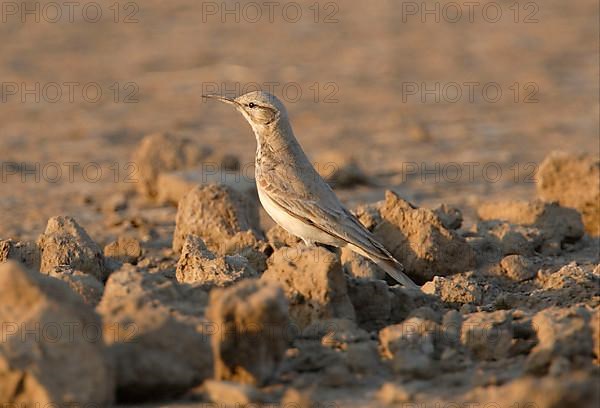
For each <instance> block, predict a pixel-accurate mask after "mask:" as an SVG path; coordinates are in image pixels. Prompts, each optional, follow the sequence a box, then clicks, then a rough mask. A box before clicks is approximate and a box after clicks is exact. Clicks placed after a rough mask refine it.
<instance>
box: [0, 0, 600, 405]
mask: <svg viewBox="0 0 600 408" xmlns="http://www.w3.org/2000/svg"><path fill="white" fill-rule="evenodd" d="M467 3H468V2H467ZM57 4H60V5H61V7H60V9H59V10H60V13H62V16H61V17H60V18H58V19H57V20H58V21H56V22H55V21H53V20H54V19H55V16H56V12H57V10H58V9H57V8H56V5H57ZM255 5H259V6H260V10H261V13H262V14H261V15H260V16H259V17H258V18H255V16H256V13H255V12H256V7H255ZM456 5H458V6H459V8H458V9H457V8H456ZM27 8H28V10H34V11H33V12H32V13H33V14H31V13H29V14H27V13H26V12H25V14H22V13H24V10H27ZM236 8H237V9H236ZM425 8H427V10H437V11H430V12H424V11H426V10H425ZM69 10H70V9H69V7H67V6H66V5H64V4H63V3H50V2H37V1H25V2H3V3H2V19H1V20H0V38H2V41H0V55H2V58H1V59H0V124H1V126H0V169H1V173H0V239H8V238H11V239H13V240H16V241H35V240H36V239H37V238H38V236H39V235H40V234H42V233H43V232H44V230H45V228H46V224H47V222H48V219H49V218H50V217H53V216H57V215H65V216H71V217H73V218H74V219H76V220H77V222H78V223H79V224H80V225H81V226H82V227H84V228H85V230H86V231H87V232H88V233H89V235H90V236H91V237H92V238H93V240H94V241H95V242H96V243H97V244H98V245H99V246H100V247H104V246H105V245H107V244H109V243H111V242H113V241H115V240H117V239H118V237H120V236H123V235H128V236H135V238H136V239H137V240H139V242H140V245H141V247H142V251H144V253H146V254H153V255H152V257H153V260H152V261H151V262H150V263H146V264H145V265H146V266H148V265H150V269H152V268H154V270H156V271H160V270H161V268H162V267H161V266H160V265H162V264H161V262H162V263H163V264H166V265H167V266H165V267H164V268H163V269H165V268H166V269H169V268H171V269H172V271H171V272H173V271H174V268H175V266H174V262H176V261H177V258H176V257H175V258H174V255H173V253H172V252H168V251H169V250H170V248H171V245H172V234H173V231H174V229H175V217H176V213H177V207H176V205H174V204H175V203H174V202H173V201H174V200H173V199H171V200H169V199H168V198H172V197H171V196H169V194H175V195H177V194H178V193H177V192H175V193H173V192H171V191H170V190H169V189H170V188H171V186H170V185H167V186H166V187H165V186H164V185H163V187H161V188H166V189H167V190H169V191H166V192H159V196H160V195H161V194H162V198H163V199H162V200H160V199H156V197H155V196H156V194H150V196H152V197H149V196H148V194H144V187H140V183H143V182H144V180H147V177H148V176H147V174H144V172H145V171H146V172H147V171H148V170H147V169H148V166H149V165H150V166H152V161H153V160H166V161H169V160H171V159H169V158H167V159H165V158H164V157H160V151H162V150H164V151H165V152H167V153H166V154H169V153H168V152H169V151H170V147H169V146H160V145H158V146H154V147H152V148H150V150H151V151H152V154H154V155H155V156H149V157H146V158H144V156H143V155H144V154H145V152H146V153H147V151H144V148H140V143H141V141H142V139H143V138H144V137H146V136H147V135H152V134H157V133H162V134H168V135H170V136H169V137H173V138H176V139H181V138H184V139H185V140H187V142H186V143H191V144H193V145H195V146H196V147H195V148H194V149H196V150H194V151H195V152H196V153H195V154H197V156H198V157H197V158H196V159H197V160H192V159H190V161H189V163H187V162H186V163H180V165H173V164H171V165H170V166H171V168H170V169H169V170H189V169H192V171H195V170H193V169H199V168H202V166H205V167H204V168H205V169H206V168H207V167H206V166H213V167H210V168H211V169H214V168H215V167H214V166H216V168H217V169H224V168H225V167H226V168H227V170H229V169H230V168H231V169H233V170H234V171H235V169H237V168H238V167H241V169H243V170H245V171H244V172H243V176H244V175H245V176H248V177H245V180H242V187H241V188H246V187H245V184H244V183H246V184H248V185H249V187H248V189H250V190H251V189H252V187H251V184H252V174H253V173H252V170H251V169H252V163H253V161H254V152H255V139H254V136H253V135H252V133H251V130H250V128H249V126H248V125H247V124H246V123H245V121H244V120H243V118H242V117H241V116H240V115H239V114H238V113H236V112H235V111H233V110H232V109H230V107H228V106H226V105H223V104H218V103H211V102H207V101H204V100H203V99H202V98H201V95H202V94H203V93H206V92H211V93H221V94H226V95H228V96H234V95H235V94H237V93H240V92H241V91H243V90H254V89H255V88H256V85H258V87H260V88H261V89H263V90H269V89H271V90H273V91H274V92H273V93H274V94H275V95H277V96H278V97H280V98H281V99H282V101H283V102H284V103H285V104H286V106H287V109H288V112H289V115H290V118H291V121H292V125H293V127H294V130H295V133H296V136H297V138H298V140H299V141H300V143H301V144H302V145H303V147H304V148H305V150H306V152H307V154H308V155H309V157H310V158H311V159H313V161H315V162H316V163H317V165H320V166H322V167H323V169H322V170H323V172H324V174H325V175H328V172H329V173H330V172H331V171H333V170H338V169H342V170H344V171H346V172H350V175H351V176H352V177H351V180H350V182H348V183H341V184H340V185H339V186H335V187H336V192H337V193H338V194H339V196H340V198H341V199H342V200H343V201H344V202H345V203H346V204H347V205H348V207H349V208H356V207H357V206H359V205H364V204H369V203H373V202H376V201H379V200H383V199H384V194H385V191H386V190H392V191H394V192H395V193H397V194H398V195H399V196H400V197H402V198H403V199H405V200H408V201H409V202H411V203H413V204H415V205H417V206H419V207H427V208H436V207H438V206H439V205H440V204H442V203H445V204H447V205H449V206H453V207H456V208H459V209H460V210H461V211H462V214H463V217H464V222H463V225H462V228H463V230H465V231H467V230H472V229H473V228H475V227H474V226H475V224H476V223H477V222H478V220H479V218H478V215H477V214H478V213H477V209H478V208H479V207H480V206H481V205H482V204H484V203H486V202H492V203H493V202H496V201H499V200H506V199H514V200H533V199H535V198H536V197H537V194H538V193H537V191H536V182H537V181H538V177H537V176H538V169H539V166H540V164H541V163H542V161H543V160H544V158H546V157H547V156H548V155H549V154H551V153H552V152H556V151H558V152H561V153H569V154H573V155H578V154H581V153H587V154H588V155H589V156H591V157H592V159H593V158H595V159H596V160H597V159H598V157H599V156H600V142H599V129H600V127H599V126H600V124H599V114H600V105H599V99H598V95H599V92H600V87H599V48H598V38H599V37H598V36H599V34H600V31H599V24H598V15H599V6H598V2H597V1H592V0H581V1H577V2H565V1H558V0H545V1H531V2H527V1H517V2H515V1H513V0H510V1H508V0H497V1H487V0H486V1H482V2H476V6H475V7H474V9H470V8H469V6H467V5H465V4H464V2H446V1H442V2H434V1H426V2H420V1H417V2H408V1H400V0H380V1H374V2H365V1H339V0H338V1H331V2H326V1H319V2H314V1H313V0H310V1H304V0H295V1H293V2H285V1H284V2H281V3H280V2H276V5H275V7H274V9H273V14H272V15H271V16H269V11H268V7H267V6H265V4H264V3H263V2H260V1H259V2H247V1H222V2H221V1H217V2H208V1H204V2H198V1H192V0H187V1H186V0H172V1H168V2H167V1H156V0H144V1H143V2H142V1H132V2H126V1H123V2H120V1H119V2H116V3H111V2H103V1H101V2H86V1H82V2H75V6H74V8H73V10H72V15H71V14H70V12H69ZM98 10H99V11H100V13H101V16H99V15H98V14H97V13H98ZM225 10H237V11H233V12H230V13H229V14H227V13H225V14H223V12H224V11H225ZM298 10H300V12H301V14H297V13H298ZM457 10H459V11H460V13H461V16H460V17H457V14H456V13H457ZM498 12H499V13H500V14H498ZM231 13H233V14H231ZM97 16H98V18H97ZM36 19H38V21H36ZM96 19H98V21H93V20H96ZM253 20H258V21H253ZM270 20H272V21H270ZM296 20H297V21H296ZM496 20H497V21H496ZM69 84H71V85H69ZM70 87H72V88H70ZM70 89H72V94H71V93H69V90H70ZM57 90H58V92H59V93H56V92H57ZM98 90H100V91H101V95H98V94H97V93H96V91H98ZM457 91H458V94H457ZM298 92H299V93H298ZM498 92H499V93H498ZM161 140H162V139H161ZM165 143H167V145H168V142H165ZM152 149H154V150H152ZM192 150H193V149H192ZM136 151H138V153H137V155H136V153H134V152H136ZM140 152H141V153H140ZM157 152H158V153H157ZM140 157H141V159H140ZM138 159H140V160H146V162H145V163H140V162H138ZM173 160H174V161H175V162H177V160H178V158H177V157H175V159H173ZM148 163H150V164H148ZM36 166H37V167H36ZM57 169H60V172H61V173H58V174H57V173H56V171H57ZM248 169H250V170H248ZM84 170H85V171H87V174H85V172H83V171H84ZM71 171H72V172H73V178H72V179H71V177H70V175H71V174H70V172H71ZM457 171H459V173H457ZM596 171H597V168H596ZM82 172H83V173H82ZM593 174H597V173H593ZM243 176H242V177H243ZM229 177H231V176H229ZM243 178H244V177H243ZM592 181H593V180H592ZM229 182H230V181H229ZM167 183H168V180H167ZM592 184H593V183H592ZM238 187H239V186H238ZM596 187H597V186H596ZM236 188H237V187H236ZM592 188H593V187H592ZM582 193H583V192H582ZM166 196H169V197H166ZM159 198H160V197H159ZM480 215H481V213H480ZM559 223H560V222H559ZM260 225H261V227H262V228H263V229H265V230H267V229H268V228H270V227H271V226H272V225H273V223H272V221H271V220H269V219H268V217H267V216H266V214H265V213H264V212H263V211H262V210H261V219H260ZM586 228H587V229H588V232H589V231H591V230H592V227H586ZM466 235H468V234H466ZM583 239H584V241H582V242H584V244H581V243H580V244H578V245H579V246H576V247H575V249H574V251H575V252H574V254H573V253H571V254H567V255H564V254H562V255H561V254H560V249H559V250H558V252H556V251H555V252H553V253H551V254H552V256H557V257H560V256H563V258H560V259H561V260H560V262H562V263H561V264H560V265H561V266H562V265H566V264H567V263H569V262H571V261H573V260H578V261H581V262H583V263H586V264H587V265H588V266H589V265H592V266H590V267H589V271H591V270H592V269H594V267H593V265H597V263H598V256H597V244H598V241H597V238H596V239H594V238H592V237H591V236H590V235H586V237H585V238H583ZM571 244H572V242H568V245H571ZM563 249H564V248H563ZM165 259H167V260H165ZM168 259H170V261H169V260H168ZM173 259H174V261H173ZM556 259H558V258H556ZM169 262H170V263H169ZM553 262H554V261H553ZM556 262H557V265H558V264H559V263H560V262H559V261H556ZM163 266H164V265H163ZM166 269H165V270H166ZM595 270H596V272H595V274H596V275H595V276H596V277H595V278H594V279H595V280H592V281H591V282H592V283H593V285H597V283H598V280H597V273H598V272H597V271H598V268H597V267H596V268H595ZM173 273H174V272H173ZM590 273H591V272H590ZM173 276H174V275H173ZM425 280H426V279H423V281H425ZM421 283H422V282H421ZM593 294H594V295H593V296H592V297H587V298H585V296H584V298H585V299H584V298H582V299H583V300H582V299H579V298H578V299H579V300H580V301H582V302H588V306H590V307H596V308H597V299H598V292H597V290H595V291H593ZM586 296H587V295H586ZM594 305H596V306H594ZM508 308H509V309H510V307H508ZM534 309H535V308H534ZM473 311H474V310H470V309H469V310H463V309H461V313H463V314H464V313H469V312H473ZM596 316H597V314H596ZM507 364H508V363H507ZM519 364H520V363H515V364H514V365H513V364H512V363H511V364H508V365H504V366H502V367H503V368H502V370H500V371H501V372H500V371H499V372H500V373H498V372H495V371H494V375H493V379H490V378H491V377H486V379H487V380H486V381H488V382H487V383H486V384H485V385H489V384H494V383H497V384H503V383H504V382H506V381H507V380H506V378H509V377H510V376H511V375H512V374H510V373H514V372H515V370H516V371H518V370H519V369H518V368H515V367H520V366H519ZM557 364H558V363H557ZM498 366H501V364H500V363H498ZM488 368H489V367H488ZM496 368H497V367H496ZM494 369H495V368H494ZM494 369H492V371H493V370H494ZM482 370H484V369H482ZM556 370H559V368H556ZM565 370H566V371H568V369H565ZM484 371H485V370H484ZM507 372H509V374H506V373H507ZM502 373H504V374H502ZM586 373H587V374H584V375H583V376H584V377H583V378H584V380H583V383H585V382H586V381H589V377H586V375H595V376H596V377H595V378H596V381H597V367H596V369H595V371H592V374H589V372H586ZM471 374H473V372H471ZM578 375H579V374H578ZM473 376H475V374H473ZM505 377H506V378H505ZM578 378H579V377H578ZM445 381H446V382H444V384H445V385H444V387H449V388H452V387H451V385H448V384H451V381H450V380H448V379H446V380H445ZM423 384H425V385H423ZM427 384H429V385H427ZM431 384H432V383H426V381H425V380H423V383H422V384H421V385H420V386H418V387H416V388H415V389H416V390H417V391H414V392H416V393H419V392H421V393H422V394H420V395H421V397H422V398H424V399H423V400H427V398H428V396H431V395H429V394H428V388H427V387H428V386H431ZM532 384H534V385H532ZM535 384H537V383H527V385H524V386H523V387H525V388H528V387H536V386H538V385H535ZM548 384H550V385H548ZM552 384H553V383H544V384H543V386H541V385H540V387H542V388H543V387H548V388H553V385H552ZM463 385H464V384H462V385H461V386H463ZM478 385H481V384H477V385H473V384H470V385H464V388H461V390H460V392H464V391H465V390H471V389H474V388H472V387H475V388H476V386H478ZM380 386H381V384H380V383H376V385H373V384H371V383H368V384H367V386H366V388H364V389H366V390H367V391H364V393H363V391H360V392H358V391H357V393H356V394H346V392H344V391H339V390H340V388H335V387H334V388H332V389H333V390H334V391H331V390H329V391H327V390H326V391H323V393H321V394H318V395H319V397H318V398H320V401H321V402H323V401H337V404H339V405H338V406H340V407H341V406H350V405H352V404H354V406H365V404H367V403H372V404H374V405H373V406H378V405H379V404H383V403H384V402H382V401H385V402H386V403H387V402H390V401H392V402H393V401H394V400H395V399H396V400H400V401H401V400H403V399H402V398H403V397H402V395H401V396H400V397H399V396H398V395H397V394H394V393H393V392H396V391H393V392H392V391H390V390H388V394H385V395H386V396H384V397H380V399H379V400H378V399H377V396H376V395H377V392H379V391H378V390H379V389H380ZM340 387H341V389H342V390H344V389H345V388H344V387H350V388H346V389H352V387H354V386H350V385H341V386H340ZM390 387H391V386H390ZM419 387H421V388H419ZM442 388H443V387H442ZM357 389H361V388H360V387H359V388H357ZM423 390H425V391H423ZM429 390H430V389H429ZM236 392H237V391H236ZM494 392H496V391H494ZM390 393H391V394H390ZM434 394H435V393H434ZM450 394H451V392H449V394H448V395H450ZM500 394H501V393H500ZM379 395H380V394H379ZM389 395H393V396H392V397H390V396H389ZM490 395H492V396H490ZM503 395H504V394H503ZM437 397H439V395H437V394H436V398H437ZM488 397H489V398H493V392H492V391H490V393H486V392H485V391H481V390H480V391H477V392H475V393H474V394H471V395H470V398H474V399H480V400H486V398H488ZM361 398H364V400H361ZM381 398H383V399H381ZM407 398H408V397H407ZM440 398H442V399H443V398H450V397H447V395H446V396H442V397H440ZM498 398H504V397H498ZM133 399H134V400H135V398H133ZM408 400H410V399H408ZM447 400H448V399H446V401H447ZM361 401H362V402H361ZM373 401H379V402H373ZM503 401H504V400H503ZM561 401H562V400H561ZM170 406H174V405H170ZM321 406H324V405H321ZM507 406H508V405H507ZM557 406H558V405H557ZM563 406H566V405H563Z"/></svg>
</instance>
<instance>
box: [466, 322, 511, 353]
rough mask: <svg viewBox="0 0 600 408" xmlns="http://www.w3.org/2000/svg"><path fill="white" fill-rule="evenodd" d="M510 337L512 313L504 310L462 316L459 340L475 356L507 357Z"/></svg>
mask: <svg viewBox="0 0 600 408" xmlns="http://www.w3.org/2000/svg"><path fill="white" fill-rule="evenodd" d="M512 338H513V330H512V315H511V314H510V313H509V312H507V311H505V310H500V311H496V312H478V313H471V314H468V315H466V316H465V317H464V321H463V324H462V329H461V342H462V344H463V345H464V346H465V347H467V348H468V349H469V350H471V352H472V353H473V354H474V355H475V356H476V357H477V358H480V359H484V360H499V359H502V358H505V357H507V356H508V352H509V350H510V347H511V345H512Z"/></svg>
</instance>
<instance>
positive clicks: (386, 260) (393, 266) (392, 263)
mask: <svg viewBox="0 0 600 408" xmlns="http://www.w3.org/2000/svg"><path fill="white" fill-rule="evenodd" d="M349 246H350V248H351V249H352V250H353V251H354V252H357V253H359V254H361V255H362V256H365V257H367V258H369V259H370V260H371V261H373V262H375V263H376V264H377V265H378V266H379V267H381V269H383V270H384V271H385V272H386V273H387V274H388V275H390V276H391V277H392V278H393V279H394V280H395V281H396V282H398V283H399V284H400V285H402V286H404V287H405V288H408V289H416V290H420V287H419V286H418V285H417V284H416V283H414V282H413V281H412V280H411V279H410V278H409V277H408V276H406V274H405V273H404V266H402V264H401V263H400V262H398V261H397V260H396V259H395V258H394V257H393V256H392V254H390V253H389V252H388V251H387V250H386V249H385V248H383V246H381V245H379V246H378V247H377V249H378V250H379V253H378V255H379V254H381V255H380V256H376V255H375V254H373V253H369V252H367V251H365V250H364V249H362V248H360V247H359V246H357V245H353V244H349Z"/></svg>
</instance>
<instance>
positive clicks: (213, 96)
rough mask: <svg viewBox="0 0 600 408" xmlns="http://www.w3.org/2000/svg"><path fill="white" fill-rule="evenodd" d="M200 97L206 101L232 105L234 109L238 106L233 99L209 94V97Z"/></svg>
mask: <svg viewBox="0 0 600 408" xmlns="http://www.w3.org/2000/svg"><path fill="white" fill-rule="evenodd" d="M202 97H203V98H206V99H216V100H218V101H221V102H225V103H228V104H230V105H234V106H236V107H237V106H238V105H239V104H238V103H237V101H236V100H235V99H233V98H227V97H225V96H222V95H217V94H209V95H202Z"/></svg>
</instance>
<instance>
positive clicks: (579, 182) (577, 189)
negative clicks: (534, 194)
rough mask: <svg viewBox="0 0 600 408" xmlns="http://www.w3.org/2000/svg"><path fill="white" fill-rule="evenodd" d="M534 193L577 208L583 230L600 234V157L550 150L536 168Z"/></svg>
mask: <svg viewBox="0 0 600 408" xmlns="http://www.w3.org/2000/svg"><path fill="white" fill-rule="evenodd" d="M537 180H538V183H537V191H538V195H539V196H540V197H541V198H543V199H544V200H547V201H558V202H559V204H560V205H562V206H564V207H571V208H575V209H577V210H578V211H579V212H581V215H582V216H583V223H584V224H585V229H586V231H587V232H588V233H589V234H590V235H593V236H598V235H600V184H599V183H598V180H600V160H599V159H598V157H595V156H594V155H591V154H579V155H575V154H566V153H562V152H553V153H552V154H550V155H549V156H548V157H546V158H545V159H544V161H543V162H542V163H541V164H540V168H539V170H538V172H537Z"/></svg>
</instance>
